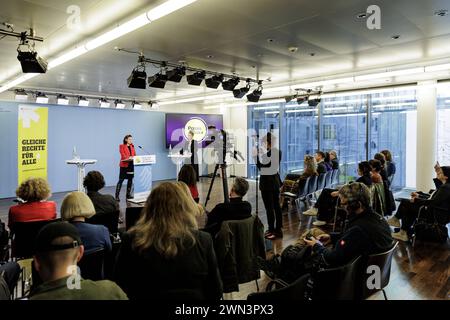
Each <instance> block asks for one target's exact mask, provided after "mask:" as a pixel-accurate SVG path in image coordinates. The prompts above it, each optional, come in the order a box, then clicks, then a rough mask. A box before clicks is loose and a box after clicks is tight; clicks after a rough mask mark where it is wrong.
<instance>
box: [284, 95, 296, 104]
mask: <svg viewBox="0 0 450 320" xmlns="http://www.w3.org/2000/svg"><path fill="white" fill-rule="evenodd" d="M294 98H295V96H286V97H284V100H286V103H289V102H291V101H292V99H294Z"/></svg>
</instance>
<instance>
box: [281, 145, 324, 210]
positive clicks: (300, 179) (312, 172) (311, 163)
mask: <svg viewBox="0 0 450 320" xmlns="http://www.w3.org/2000/svg"><path fill="white" fill-rule="evenodd" d="M317 175H319V174H318V173H317V162H316V158H314V156H312V155H309V154H305V157H304V158H303V173H302V174H300V175H298V174H293V173H290V174H288V175H286V178H285V179H284V181H283V186H282V187H281V190H280V191H281V193H283V192H291V193H294V194H297V192H298V190H299V188H302V187H303V186H304V184H305V182H306V179H308V178H309V177H312V176H317ZM280 205H281V206H282V207H283V206H284V205H285V197H284V196H283V195H281V196H280Z"/></svg>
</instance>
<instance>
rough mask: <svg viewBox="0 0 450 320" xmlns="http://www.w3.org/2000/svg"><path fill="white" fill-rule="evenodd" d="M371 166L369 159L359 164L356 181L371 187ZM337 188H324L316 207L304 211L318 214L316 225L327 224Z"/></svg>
mask: <svg viewBox="0 0 450 320" xmlns="http://www.w3.org/2000/svg"><path fill="white" fill-rule="evenodd" d="M371 169H372V168H371V166H370V164H369V162H368V161H362V162H360V163H359V164H358V175H359V176H360V177H359V178H358V179H357V180H356V182H360V183H364V184H365V185H366V186H368V187H370V186H371V185H372V178H371ZM337 191H338V190H337V189H324V190H322V193H321V194H320V196H319V198H318V199H317V202H316V204H315V205H314V207H312V208H310V209H308V210H306V211H305V212H303V214H304V215H306V216H317V221H314V222H313V225H315V226H323V225H325V224H326V223H327V222H328V221H329V219H330V218H331V216H332V212H333V211H334V208H335V206H336V202H337V196H338V192H337Z"/></svg>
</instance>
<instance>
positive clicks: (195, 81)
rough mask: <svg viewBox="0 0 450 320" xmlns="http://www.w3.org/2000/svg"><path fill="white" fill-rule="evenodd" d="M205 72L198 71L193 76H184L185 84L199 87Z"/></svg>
mask: <svg viewBox="0 0 450 320" xmlns="http://www.w3.org/2000/svg"><path fill="white" fill-rule="evenodd" d="M205 76H206V72H205V71H198V72H195V73H193V74H190V75H188V76H186V79H187V83H188V84H190V85H193V86H199V85H201V83H202V81H203V80H204V79H205Z"/></svg>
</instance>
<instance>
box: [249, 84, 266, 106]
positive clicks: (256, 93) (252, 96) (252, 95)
mask: <svg viewBox="0 0 450 320" xmlns="http://www.w3.org/2000/svg"><path fill="white" fill-rule="evenodd" d="M262 90H263V87H262V81H259V82H258V88H257V89H255V90H253V92H252V93H250V94H248V95H247V100H248V101H249V102H258V101H259V98H261V95H262Z"/></svg>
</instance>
